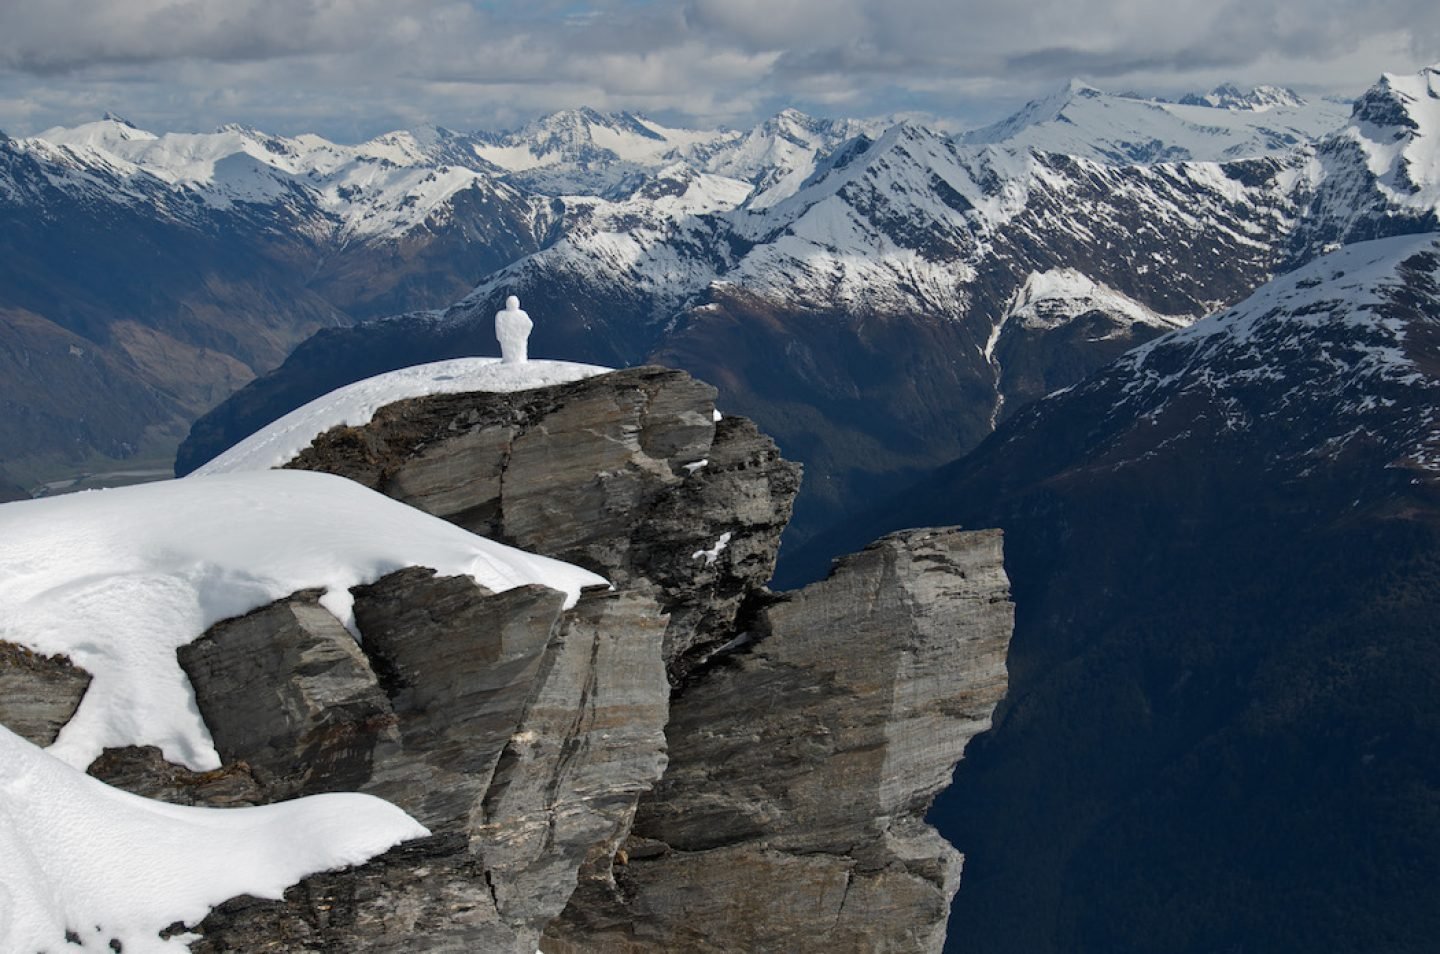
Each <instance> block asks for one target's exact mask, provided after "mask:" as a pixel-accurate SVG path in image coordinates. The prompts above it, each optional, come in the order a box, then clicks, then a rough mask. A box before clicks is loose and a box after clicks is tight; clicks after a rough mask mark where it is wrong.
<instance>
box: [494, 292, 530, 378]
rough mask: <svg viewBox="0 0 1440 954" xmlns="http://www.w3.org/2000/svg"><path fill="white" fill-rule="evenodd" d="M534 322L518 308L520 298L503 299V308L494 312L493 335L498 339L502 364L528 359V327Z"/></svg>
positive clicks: (518, 362) (517, 362) (512, 296)
mask: <svg viewBox="0 0 1440 954" xmlns="http://www.w3.org/2000/svg"><path fill="white" fill-rule="evenodd" d="M533 327H534V323H533V322H531V321H530V316H529V315H527V314H525V312H523V311H521V310H520V299H519V298H516V297H515V296H514V295H511V296H509V297H508V298H506V299H505V310H504V311H497V312H496V313H495V337H496V338H498V339H500V360H501V362H503V363H504V364H520V363H521V362H523V361H526V360H528V355H527V352H528V350H529V342H530V329H531V328H533Z"/></svg>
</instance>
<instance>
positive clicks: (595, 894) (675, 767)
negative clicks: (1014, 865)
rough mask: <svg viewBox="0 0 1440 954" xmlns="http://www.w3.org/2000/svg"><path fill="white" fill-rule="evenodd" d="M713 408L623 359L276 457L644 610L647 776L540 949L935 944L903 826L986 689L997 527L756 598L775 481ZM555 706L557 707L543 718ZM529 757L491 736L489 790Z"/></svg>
mask: <svg viewBox="0 0 1440 954" xmlns="http://www.w3.org/2000/svg"><path fill="white" fill-rule="evenodd" d="M713 394H714V392H713V390H712V389H710V388H709V387H708V386H706V385H703V384H700V383H698V382H695V381H694V380H693V379H691V378H689V377H688V376H687V375H685V374H683V373H680V372H673V371H667V370H664V369H657V368H639V369H634V370H631V371H624V372H617V373H614V374H610V375H604V376H600V377H597V378H590V379H586V380H584V381H581V382H576V383H574V384H570V385H563V386H560V387H556V388H549V389H545V390H543V391H536V392H528V393H519V394H485V395H479V394H470V395H456V396H453V397H432V398H424V399H419V400H414V401H403V402H398V403H397V404H394V405H391V406H389V407H386V408H382V409H380V410H379V411H378V412H377V413H376V415H375V417H374V419H373V420H372V421H371V423H370V424H368V425H366V426H365V427H361V428H337V429H335V430H332V431H330V432H328V433H326V434H323V435H320V436H319V437H318V438H317V439H316V441H315V442H314V443H313V444H312V445H311V447H310V448H309V449H307V450H306V451H304V452H302V453H301V455H300V456H299V457H298V458H297V459H296V460H295V461H294V465H295V466H308V467H321V468H324V469H333V470H334V471H335V472H338V473H342V474H345V475H347V476H350V477H353V478H354V479H358V480H360V481H362V482H364V483H367V484H369V485H370V486H373V487H376V488H377V489H379V490H382V491H384V492H386V493H390V494H392V495H394V496H396V497H397V498H399V499H401V500H406V501H408V502H410V503H412V504H414V505H417V506H420V507H421V508H422V509H428V510H430V511H431V512H434V513H437V514H439V515H441V516H445V517H447V518H448V519H451V520H453V521H455V522H457V523H460V524H461V525H465V526H470V527H471V528H474V529H478V530H481V531H482V532H489V533H491V534H493V535H495V536H498V537H500V538H502V539H505V540H506V541H507V542H510V543H514V544H516V545H520V546H524V547H526V548H528V549H534V550H537V551H539V552H544V553H547V555H551V556H559V557H563V558H565V559H569V560H573V561H575V562H578V563H581V564H583V565H587V566H589V567H590V568H592V569H595V570H597V571H598V572H602V573H607V574H609V575H610V576H611V577H612V579H615V580H616V583H617V586H618V587H619V590H620V593H619V596H617V597H614V598H633V597H634V596H636V595H639V594H653V595H655V596H657V597H658V599H659V602H660V604H661V605H662V606H663V607H665V608H666V609H667V610H668V612H669V617H668V619H669V623H668V629H667V633H666V646H665V660H666V662H667V663H668V665H669V669H670V673H671V676H672V679H673V680H674V681H675V683H676V686H677V688H676V690H675V696H674V699H673V701H672V718H671V721H670V724H669V727H668V728H667V733H666V734H667V742H668V746H669V753H670V762H669V766H668V768H667V769H666V774H665V776H664V778H663V780H662V782H661V784H660V787H659V788H658V789H657V790H656V791H655V792H654V793H652V794H650V795H647V796H643V797H642V801H641V803H640V807H639V810H638V815H637V817H636V820H635V824H634V827H633V828H632V829H629V830H627V831H626V832H624V833H623V835H622V836H621V837H616V838H614V839H613V840H610V841H608V842H607V841H604V840H603V839H602V840H601V841H598V842H597V843H596V846H597V847H596V848H595V849H593V850H592V851H591V852H590V855H589V857H588V858H587V859H586V863H585V864H584V865H583V867H582V869H581V872H580V881H579V887H578V888H577V889H576V892H575V894H574V897H573V898H572V899H571V900H570V903H569V906H568V907H567V908H566V912H565V914H564V915H563V917H562V918H561V919H560V920H559V921H556V922H553V923H552V925H551V927H550V929H549V933H547V935H546V940H545V942H544V943H545V947H546V950H551V949H552V948H553V949H554V950H559V951H567V950H585V951H590V950H624V951H646V950H654V951H662V950H665V951H668V950H699V951H722V950H757V951H759V950H776V951H779V950H810V949H815V950H819V949H826V950H897V951H911V950H936V949H938V948H939V946H940V944H941V941H942V938H943V936H944V921H945V918H946V915H947V912H948V904H949V898H950V896H951V894H953V892H954V890H955V885H956V882H957V878H958V875H959V867H960V864H959V857H958V855H956V854H955V852H954V850H953V849H951V848H950V847H949V846H948V845H946V844H945V843H944V841H943V840H942V839H940V838H939V836H938V835H936V833H935V832H934V831H933V829H931V828H929V827H928V826H926V825H925V824H924V823H923V821H922V818H923V814H924V812H925V809H926V807H927V806H928V804H929V802H930V800H931V799H932V798H933V797H934V795H935V793H936V792H938V791H939V790H940V789H941V788H943V787H944V786H945V785H946V784H947V783H948V780H949V777H950V772H951V770H952V768H953V766H954V764H955V762H956V761H957V760H958V759H959V758H960V756H961V753H962V751H963V750H964V747H965V745H966V743H967V742H968V740H969V739H970V738H971V737H972V736H973V735H975V734H976V733H978V732H980V731H983V729H984V728H985V727H986V726H987V725H988V720H989V718H990V713H991V711H992V710H993V708H994V706H995V703H996V701H997V700H998V699H999V697H1000V696H1001V695H1002V694H1003V692H1004V690H1005V678H1006V677H1005V669H1004V657H1005V652H1006V648H1007V645H1008V637H1009V629H1010V617H1011V608H1010V605H1009V603H1008V601H1007V583H1006V580H1005V576H1004V572H1003V570H1002V568H1001V562H1000V538H999V535H998V534H994V533H978V534H977V533H962V532H957V531H925V532H915V533H910V534H900V535H896V536H894V537H891V538H889V539H887V540H885V541H883V542H882V543H880V544H877V545H876V546H875V547H873V548H871V549H870V550H867V551H866V552H865V553H863V554H861V555H859V556H857V557H854V558H852V559H851V560H849V561H847V562H845V563H843V564H842V565H841V566H840V567H839V568H838V569H837V570H836V572H835V575H834V576H833V577H832V578H831V579H830V580H827V581H826V582H824V583H821V584H817V585H816V586H814V587H812V588H810V589H808V590H806V591H804V592H802V593H799V594H794V595H788V596H787V595H780V596H776V595H775V594H771V593H769V591H768V590H766V589H765V588H764V586H763V582H764V580H765V579H766V577H767V576H768V574H769V572H770V568H771V567H773V565H774V558H775V549H776V546H777V545H778V536H779V530H780V527H781V526H782V525H783V520H784V516H785V512H786V511H787V510H788V507H789V501H790V498H791V497H792V496H793V494H794V490H795V481H796V478H797V474H796V468H795V467H794V465H792V464H789V463H787V462H785V461H783V460H780V459H779V458H778V456H777V455H776V453H775V451H774V447H773V445H772V444H770V443H769V441H768V440H766V439H765V438H763V437H761V436H760V435H759V434H758V433H757V432H756V431H755V429H754V426H753V425H751V424H750V423H749V422H748V421H745V420H743V419H736V418H725V419H723V420H721V421H719V422H713V421H712V411H713ZM712 429H713V437H712V436H711V435H712ZM702 461H703V462H704V463H703V465H701V466H689V467H687V466H686V465H700V464H701V462H702ZM577 514H583V515H587V519H585V520H577V519H576V516H577ZM727 533H728V534H729V536H728V537H727V536H726V534H727ZM583 606H584V604H582V606H581V607H579V608H577V612H579V611H580V610H581V609H583ZM357 615H358V610H357ZM538 705H539V703H538V702H537V703H534V704H532V712H533V711H534V706H538ZM571 706H573V699H572V700H570V701H567V700H566V698H565V697H564V696H556V698H555V709H554V716H555V718H556V719H557V720H561V721H563V720H566V719H569V718H572V715H571V713H572V709H571ZM537 738H539V739H544V738H546V735H545V732H544V731H542V732H540V734H539V735H538V736H537ZM534 741H535V740H533V739H531V738H529V737H528V736H525V735H523V734H517V735H516V736H514V737H513V738H512V740H511V743H510V745H509V748H508V749H507V753H506V754H505V755H502V756H501V759H500V765H499V768H498V769H497V770H496V776H497V777H503V776H504V775H505V773H506V772H507V771H508V770H509V768H510V766H512V765H514V766H517V767H523V765H524V764H525V763H526V761H527V760H529V759H532V758H534V757H535V756H534V754H533V753H532V752H531V750H530V746H531V745H532V744H533V742H534ZM524 777H526V778H531V779H533V778H535V777H537V776H535V775H534V774H533V773H532V774H529V775H526V776H524ZM527 784H528V783H527ZM512 789H513V786H512V787H511V788H505V787H503V786H494V785H492V789H491V792H492V794H490V795H487V796H486V800H485V805H484V818H485V819H487V820H492V819H493V820H494V821H495V822H496V823H497V824H508V825H509V827H510V830H511V831H517V832H523V830H524V825H523V824H521V825H518V826H517V823H516V810H515V809H514V808H512V807H511V806H510V805H509V801H510V800H511V798H512ZM497 790H499V791H501V792H502V795H501V796H500V797H496V796H495V794H494V793H495V792H496V791H497ZM519 794H520V795H523V792H522V793H519ZM487 824H488V821H487ZM535 837H536V838H539V837H540V832H539V830H538V829H537V831H536V833H535ZM523 840H524V839H523V836H522V837H521V838H519V839H518V841H523ZM580 840H582V839H577V843H578V842H579V841H580ZM492 845H493V842H492ZM495 852H496V849H495V848H494V847H491V848H490V849H488V851H487V855H486V858H487V863H491V859H493V858H495V857H498V855H496V853H495ZM537 857H538V856H537ZM508 870H509V871H510V877H509V878H497V879H496V880H495V882H494V883H495V885H496V896H497V898H502V899H503V898H505V897H507V896H510V895H511V894H518V895H519V896H524V895H526V894H533V891H534V889H533V888H530V887H529V886H528V884H527V881H526V880H525V879H526V877H527V875H526V874H525V869H524V867H523V866H521V867H520V868H516V869H508Z"/></svg>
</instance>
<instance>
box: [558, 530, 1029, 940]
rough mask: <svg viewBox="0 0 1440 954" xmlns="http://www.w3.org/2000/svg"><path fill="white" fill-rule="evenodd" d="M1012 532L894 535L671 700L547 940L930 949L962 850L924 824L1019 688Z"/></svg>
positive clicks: (784, 601)
mask: <svg viewBox="0 0 1440 954" xmlns="http://www.w3.org/2000/svg"><path fill="white" fill-rule="evenodd" d="M1011 623H1012V607H1011V604H1010V603H1009V601H1008V583H1007V581H1006V578H1005V573H1004V570H1003V567H1002V564H1001V547H1000V534H999V533H998V532H997V531H988V532H981V533H965V532H961V531H957V530H924V531H911V532H906V533H900V534H894V535H892V536H889V537H886V538H884V539H883V540H881V541H879V542H877V543H876V544H873V545H872V546H871V547H870V548H868V549H866V550H865V551H863V552H862V553H860V554H857V555H855V556H852V557H848V558H846V559H844V560H842V561H841V562H840V563H839V565H838V566H837V567H836V568H835V571H834V573H833V574H832V576H831V577H830V578H829V579H827V580H825V581H823V582H820V583H817V584H814V585H812V586H810V587H807V588H806V589H804V590H801V591H800V592H798V593H795V594H790V595H786V596H782V597H779V598H777V600H776V602H774V603H772V604H770V605H768V606H766V607H765V608H764V609H762V610H761V611H760V612H759V613H758V614H757V615H756V617H755V618H754V620H753V621H752V626H753V629H752V630H750V631H749V632H748V633H747V635H746V637H745V638H746V639H747V640H753V642H751V643H749V644H748V645H746V646H744V647H741V648H738V649H737V651H736V652H734V653H733V654H728V655H726V656H725V657H723V659H719V660H717V661H716V663H715V665H713V666H711V667H710V668H709V669H708V670H707V671H706V672H705V674H704V675H703V676H702V677H701V678H700V679H698V680H697V681H696V682H695V683H694V684H693V685H690V686H688V687H686V688H685V690H684V691H683V692H680V693H678V694H677V695H676V697H675V698H674V700H673V702H672V709H671V719H670V725H669V726H668V728H667V730H666V735H667V738H668V741H669V744H670V768H669V770H668V771H667V772H666V774H665V777H664V778H663V779H662V780H661V782H660V784H659V785H658V786H656V788H655V790H654V791H653V792H651V793H650V794H648V795H647V796H645V797H644V798H642V799H641V802H640V809H639V812H638V814H637V817H636V819H635V825H634V827H633V829H632V832H631V836H630V839H629V841H628V842H627V844H626V846H625V863H624V864H622V865H618V866H616V867H615V868H614V875H613V879H612V880H610V881H609V882H608V883H607V882H605V881H602V880H597V879H589V880H586V881H584V882H582V884H581V888H580V890H578V891H577V892H576V895H575V897H574V898H572V900H571V903H570V905H569V907H568V908H567V909H566V911H565V913H564V915H562V917H561V918H560V919H559V920H557V921H556V922H555V923H554V924H552V925H551V926H550V929H549V931H548V932H547V934H546V941H545V950H546V951H547V952H551V954H568V952H575V954H579V952H581V951H584V952H591V954H593V952H616V954H619V952H625V954H638V952H650V951H653V952H656V954H659V952H664V951H677V950H684V951H697V952H721V951H775V952H781V951H816V952H821V951H926V950H939V949H940V946H941V944H942V943H943V940H944V932H945V918H946V915H947V913H948V911H949V903H950V898H951V897H952V896H953V894H954V893H955V890H956V889H957V888H958V887H959V876H960V868H961V858H960V855H959V854H958V853H957V852H956V851H955V849H954V848H952V847H951V846H950V845H949V844H947V843H946V842H945V841H944V840H943V839H942V838H941V837H940V836H939V834H937V833H936V832H935V830H934V829H932V828H930V827H929V826H928V825H926V824H924V822H923V820H922V819H923V816H924V813H925V810H926V808H927V807H928V806H929V804H930V800H931V799H932V798H934V796H935V795H936V794H937V793H938V792H939V791H940V790H941V789H942V788H944V787H945V786H946V785H948V784H949V782H950V773H951V771H952V769H953V768H954V766H955V763H956V762H957V761H959V759H960V756H961V754H962V753H963V752H964V749H965V745H966V743H967V742H969V740H970V739H971V738H972V737H973V736H975V735H976V734H977V733H979V732H981V731H983V730H985V729H986V728H988V727H989V724H990V715H991V712H992V711H993V710H994V708H995V705H996V703H997V702H998V701H999V699H1000V697H1001V696H1002V695H1003V694H1004V692H1005V686H1006V675H1005V653H1006V649H1007V647H1008V643H1009V636H1010V628H1011Z"/></svg>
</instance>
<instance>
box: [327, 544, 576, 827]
mask: <svg viewBox="0 0 1440 954" xmlns="http://www.w3.org/2000/svg"><path fill="white" fill-rule="evenodd" d="M355 596H356V599H355V619H356V623H357V624H358V625H359V627H360V631H361V632H362V633H363V634H364V635H365V653H366V654H367V655H368V656H369V657H370V659H371V661H372V663H373V665H374V667H375V671H376V673H377V674H378V675H379V678H380V680H381V683H382V684H383V686H384V687H385V691H386V694H387V695H388V696H389V703H390V706H391V707H393V710H394V712H395V716H396V721H397V723H398V727H399V737H400V745H401V747H402V749H403V754H400V753H397V754H396V756H395V757H393V758H390V759H388V760H386V761H385V762H383V763H382V764H380V765H377V766H376V769H375V772H374V774H373V775H372V777H371V778H370V779H369V780H368V781H367V783H366V785H365V791H367V792H370V793H371V794H374V795H379V796H380V797H381V798H384V799H386V800H387V801H391V802H394V803H395V804H397V805H400V806H402V807H404V808H405V810H406V811H408V812H409V813H410V814H411V815H413V816H414V817H415V818H416V820H418V821H419V822H420V823H421V824H422V825H425V826H427V827H429V828H430V829H431V830H434V831H467V830H468V829H469V828H470V827H472V818H473V816H474V815H475V813H476V812H477V811H478V809H479V802H480V799H481V797H482V796H483V795H484V793H485V790H486V788H487V786H488V785H489V784H490V778H491V775H492V773H493V772H494V770H495V763H496V761H497V760H498V759H499V758H500V751H501V749H502V748H504V746H505V744H506V742H508V741H509V739H510V736H511V735H513V734H514V733H516V732H517V731H519V725H520V721H521V717H522V715H523V714H524V712H525V706H526V702H527V701H528V700H529V698H530V695H531V693H532V692H533V691H534V688H533V687H534V683H535V680H536V676H537V670H538V668H539V666H540V663H541V658H542V656H543V655H544V654H545V651H546V647H547V646H548V645H549V644H550V640H551V636H552V634H553V633H554V632H555V629H556V627H557V625H558V624H559V622H560V613H561V609H562V607H563V604H564V602H565V595H564V594H563V593H559V592H557V591H555V590H552V589H548V588H546V587H543V586H522V587H517V588H515V589H513V590H507V591H505V592H504V593H500V594H496V595H490V594H487V593H485V591H484V590H482V589H481V588H480V587H478V586H476V585H475V583H474V581H472V580H470V579H468V578H466V577H449V578H434V574H433V573H431V572H429V571H427V570H421V569H412V570H402V571H400V572H399V573H394V574H391V575H390V576H387V577H385V578H384V579H382V580H381V581H380V582H378V583H376V584H374V585H373V586H368V587H357V588H356V591H355Z"/></svg>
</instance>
